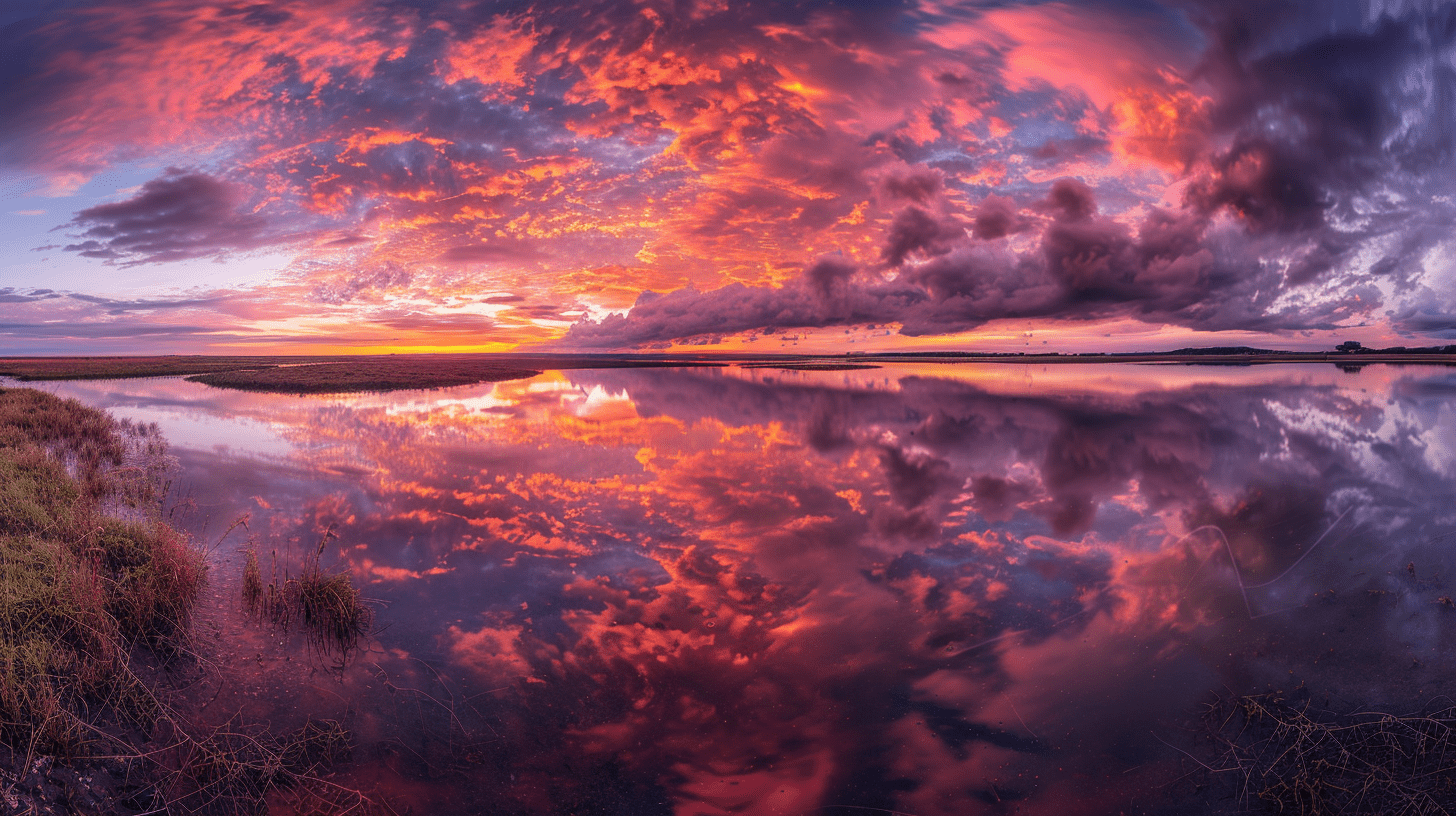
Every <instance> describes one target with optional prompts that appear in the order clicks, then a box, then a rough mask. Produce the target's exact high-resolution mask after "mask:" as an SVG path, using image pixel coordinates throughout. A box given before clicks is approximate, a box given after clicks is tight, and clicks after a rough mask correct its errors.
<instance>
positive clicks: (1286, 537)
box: [50, 365, 1456, 816]
mask: <svg viewBox="0 0 1456 816" xmlns="http://www.w3.org/2000/svg"><path fill="white" fill-rule="evenodd" d="M1044 369H1045V370H1044ZM1065 370H1067V367H1057V366H1049V367H1042V366H1026V367H1013V366H996V367H991V366H987V367H972V366H956V367H952V366H944V365H939V366H926V365H917V366H906V367H904V368H898V367H894V366H887V367H884V368H880V369H873V370H861V371H820V372H810V371H770V370H766V369H740V368H727V369H615V370H611V369H609V370H576V371H559V372H546V373H544V374H542V375H540V376H538V377H536V378H533V379H529V380H517V381H508V382H502V383H495V384H486V385H479V386H470V387H465V388H456V389H446V390H441V391H434V392H400V393H397V394H385V395H360V396H357V397H338V398H333V397H330V398H296V397H283V396H274V395H257V394H244V393H237V392H227V391H221V390H217V389H210V388H206V387H204V386H201V385H198V384H195V383H188V382H185V381H181V380H160V379H159V380H146V381H113V382H109V383H89V384H88V383H65V384H55V385H52V386H50V387H51V388H53V389H54V390H56V391H57V392H59V393H62V394H67V395H76V396H78V397H80V398H82V399H84V400H85V401H87V402H89V403H92V404H97V405H104V406H107V407H109V408H110V409H111V410H113V411H115V412H116V413H118V414H120V415H124V416H138V417H145V418H147V419H149V420H156V421H158V422H160V423H161V424H162V425H163V429H164V432H165V433H167V434H168V435H169V436H171V437H172V438H173V440H174V452H175V453H176V454H177V455H178V456H179V457H180V458H181V460H182V463H183V470H182V472H183V473H184V474H186V478H188V479H189V480H191V485H190V487H189V489H190V490H191V491H192V494H193V495H194V496H197V497H199V510H198V518H197V519H196V520H195V521H194V525H195V526H200V525H201V524H202V523H203V522H204V521H205V522H207V524H209V525H210V529H212V530H214V531H216V530H217V529H218V524H219V523H222V524H224V525H225V524H226V522H227V521H228V520H229V519H230V516H232V515H233V514H237V513H242V512H250V513H251V514H252V518H251V522H250V524H251V532H252V533H253V534H254V535H255V536H257V540H258V541H260V542H262V543H263V546H264V547H277V548H281V549H286V548H287V547H289V546H295V547H296V546H299V543H300V542H301V544H302V546H307V545H308V544H309V543H310V542H312V541H314V540H316V537H317V534H318V531H319V530H322V529H324V528H326V527H327V526H328V525H330V524H337V525H338V526H337V528H336V529H337V532H338V534H339V536H340V539H339V542H338V544H337V545H336V546H335V548H332V549H330V550H329V556H328V557H330V558H336V559H338V560H339V561H340V562H341V563H343V564H345V565H347V566H348V567H349V568H350V570H351V572H352V574H353V575H354V576H355V578H356V580H357V581H360V582H362V584H363V586H364V588H365V593H366V594H367V595H369V596H371V597H374V598H377V599H379V600H380V601H381V602H382V605H381V607H380V612H379V615H380V621H381V623H383V624H385V625H384V627H383V628H382V629H381V631H380V632H379V633H378V635H377V644H376V645H375V646H374V647H372V649H371V651H370V653H369V654H367V655H366V656H364V657H363V658H361V659H360V660H359V661H358V662H357V663H355V664H354V665H353V666H352V667H351V668H350V669H349V670H347V671H346V672H344V673H343V675H342V676H339V677H337V678H334V677H329V676H326V675H325V674H318V675H317V676H312V675H310V676H307V677H304V678H303V679H301V680H300V684H299V685H300V687H301V688H302V689H303V691H302V692H300V696H297V697H292V698H278V699H276V700H273V701H272V702H260V701H258V700H251V701H247V704H248V705H250V706H252V707H253V710H255V711H264V712H267V713H268V714H269V715H270V716H275V717H287V716H289V715H290V713H291V715H292V716H298V715H299V714H300V713H301V712H303V711H310V712H312V713H315V714H316V713H317V712H318V711H320V710H322V711H334V710H336V709H339V708H340V707H341V706H344V705H346V703H345V702H344V701H345V700H347V707H348V708H349V709H350V710H351V711H354V712H355V713H354V714H352V715H351V716H353V717H354V718H355V722H354V726H353V728H354V729H355V731H356V734H357V735H358V737H357V738H358V739H359V741H360V747H359V750H358V751H357V752H356V757H355V759H356V761H355V764H354V765H352V766H350V767H349V768H347V769H346V771H345V775H346V776H347V777H348V778H349V779H351V780H354V781H356V782H359V783H361V784H362V783H363V782H365V781H366V780H373V779H375V778H376V777H377V778H378V779H379V780H381V781H380V782H379V785H380V786H381V788H382V789H383V790H384V791H385V792H387V793H389V794H391V795H393V796H397V797H400V800H401V801H404V802H408V803H410V804H411V805H413V806H414V807H416V810H417V811H418V812H433V813H467V812H472V810H471V808H472V807H474V806H475V805H474V804H472V803H478V802H479V801H481V800H482V798H483V797H484V798H488V799H489V800H490V801H492V802H494V803H497V804H498V810H499V811H500V812H508V813H515V812H520V813H527V812H530V813H571V812H576V813H628V812H630V813H663V814H668V813H671V814H681V816H700V815H704V814H725V815H726V814H734V813H736V814H743V813H748V814H788V813H794V814H797V813H806V812H810V811H815V810H820V809H823V810H830V811H832V810H833V809H834V808H835V807H848V808H882V809H886V810H893V811H896V812H903V813H914V814H917V816H929V815H930V814H946V815H947V816H949V814H968V813H971V814H973V813H998V812H1004V811H1005V809H1006V808H1007V807H1009V806H1014V807H1015V808H1019V812H1023V813H1033V814H1067V813H1087V814H1095V813H1105V812H1108V810H1109V809H1110V808H1118V807H1124V806H1127V804H1128V803H1129V802H1131V803H1133V805H1135V806H1136V807H1138V808H1142V809H1145V810H1148V809H1155V808H1158V807H1172V808H1183V809H1182V810H1180V811H1179V812H1190V813H1191V812H1202V811H1200V810H1199V808H1207V809H1208V810H1207V812H1219V811H1218V807H1219V806H1220V805H1219V802H1218V801H1217V800H1206V799H1205V794H1203V793H1199V792H1198V791H1197V790H1196V789H1195V781H1196V779H1195V777H1194V776H1190V774H1191V773H1193V772H1196V771H1197V766H1196V765H1194V764H1193V762H1192V761H1191V760H1190V759H1189V757H1188V756H1187V755H1185V754H1181V753H1179V751H1180V750H1185V749H1186V750H1189V751H1197V750H1200V749H1199V748H1198V746H1197V745H1196V744H1195V742H1194V741H1192V740H1190V739H1189V737H1188V733H1189V732H1188V731H1187V727H1188V725H1189V723H1190V722H1192V720H1193V718H1194V717H1196V711H1197V709H1198V706H1199V705H1200V703H1203V702H1206V701H1207V700H1208V699H1210V697H1211V695H1213V694H1214V693H1216V692H1220V691H1222V690H1224V689H1228V690H1234V691H1237V692H1240V693H1246V692H1253V691H1259V690H1263V689H1264V688H1267V687H1271V686H1275V685H1276V684H1277V687H1279V688H1294V687H1295V686H1296V685H1299V684H1301V683H1306V682H1307V683H1308V684H1309V686H1310V687H1316V688H1319V689H1321V690H1322V693H1325V694H1330V695H1337V696H1338V695H1342V694H1351V695H1354V694H1358V695H1359V697H1358V699H1361V700H1366V701H1369V702H1371V704H1376V703H1379V702H1381V701H1389V702H1391V703H1399V702H1401V701H1411V700H1416V701H1420V700H1423V699H1424V698H1426V697H1429V696H1430V695H1432V694H1436V693H1440V692H1439V689H1440V688H1443V686H1442V685H1441V683H1442V680H1441V678H1442V677H1444V676H1449V672H1450V671H1451V669H1452V668H1456V667H1453V666H1452V665H1451V660H1450V658H1449V657H1448V655H1449V654H1452V651H1451V649H1450V648H1449V643H1448V641H1449V635H1448V634H1447V628H1448V627H1445V626H1444V625H1443V624H1442V623H1441V621H1442V620H1443V618H1441V617H1440V616H1441V615H1442V614H1444V610H1443V607H1441V606H1440V604H1438V603H1437V602H1436V601H1437V596H1438V595H1440V594H1441V593H1446V592H1449V591H1450V590H1449V589H1448V588H1446V586H1445V584H1444V583H1442V581H1443V580H1444V579H1442V578H1440V577H1439V576H1441V575H1444V574H1447V573H1448V572H1450V569H1451V568H1452V567H1453V566H1456V564H1453V563H1452V562H1451V558H1450V556H1449V554H1448V553H1447V552H1446V551H1445V550H1444V549H1442V548H1441V546H1440V545H1439V541H1440V538H1441V536H1446V535H1449V533H1450V531H1451V530H1452V529H1456V517H1453V516H1452V515H1451V511H1450V508H1451V507H1453V506H1456V504H1453V502H1452V499H1453V496H1452V495H1451V487H1450V485H1451V484H1452V482H1451V476H1452V475H1453V474H1456V451H1453V448H1452V446H1451V444H1450V443H1449V440H1450V439H1452V438H1456V424H1453V423H1456V412H1453V410H1452V408H1451V404H1450V396H1451V394H1452V393H1453V384H1452V380H1451V377H1450V376H1449V375H1448V374H1447V373H1446V372H1447V369H1442V368H1436V367H1429V368H1421V367H1405V368H1397V367H1386V366H1370V367H1366V368H1363V369H1361V370H1358V371H1354V372H1346V371H1342V370H1340V369H1338V368H1336V367H1334V366H1325V367H1316V366H1308V367H1284V368H1281V370H1280V373H1279V374H1278V375H1277V376H1276V375H1274V374H1271V373H1270V372H1271V371H1272V369H1271V368H1268V367H1252V368H1221V367H1169V366H1102V367H1096V368H1095V370H1089V371H1087V372H1086V374H1085V375H1084V376H1080V377H1077V378H1065V379H1064V378H1063V377H1062V375H1061V374H1060V373H1059V372H1062V371H1065ZM1038 378H1045V379H1038ZM1028 381H1035V382H1036V384H1035V386H1034V387H1028V386H1026V385H1025V383H1027V382H1028ZM193 427H210V428H211V434H212V437H213V438H216V439H225V438H227V437H228V435H229V433H230V432H231V431H230V429H234V428H246V429H251V430H250V431H249V433H251V434H253V436H252V437H249V438H251V439H253V440H254V441H253V442H250V443H247V444H240V445H238V446H237V447H218V446H214V445H211V444H206V445H204V444H199V443H198V442H196V441H193V440H196V439H197V438H198V437H197V436H196V435H195V434H194V435H189V434H188V433H186V429H188V428H193ZM264 429H266V430H264ZM261 433H267V434H271V436H272V439H273V440H274V441H273V442H272V443H266V444H265V443H264V442H262V441H260V440H259V437H258V435H259V434H261ZM203 497H205V502H204V501H202V498H203ZM290 541H291V542H295V544H289V542H290ZM239 546H240V543H239V542H237V541H233V540H229V542H228V543H227V544H225V545H223V546H222V549H221V550H220V551H219V557H220V564H221V567H220V572H221V573H222V574H221V575H220V576H218V580H219V581H220V583H221V586H222V587H223V590H222V596H221V599H220V601H219V611H218V612H217V615H219V616H220V617H219V620H220V621H221V622H220V623H219V624H218V625H219V626H238V625H239V624H238V623H236V622H234V623H232V624H228V623H227V622H226V621H227V620H228V616H229V615H232V616H236V612H235V611H233V612H231V613H229V612H228V611H227V610H228V609H234V610H235V604H236V601H235V600H233V599H231V598H230V597H226V596H227V593H228V592H229V591H232V590H230V589H228V587H230V586H233V583H232V582H235V581H236V575H235V574H233V573H232V571H234V570H236V569H237V568H238V567H237V564H238V560H237V556H236V555H235V554H234V553H235V552H236V549H237V548H238V547H239ZM1407 562H1410V563H1412V564H1414V565H1416V567H1415V569H1416V570H1417V572H1416V573H1415V574H1412V575H1407V574H1406V571H1405V570H1404V569H1403V567H1404V565H1405V564H1406V563H1407ZM1235 563H1236V564H1237V571H1236V570H1235V567H1234V564H1235ZM1417 576H1419V577H1417ZM1432 576H1434V577H1432ZM1347 630H1348V631H1347ZM242 631H243V634H242V635H241V637H243V639H244V643H243V645H241V646H236V647H234V646H230V645H220V646H219V647H218V648H219V649H236V650H238V651H239V652H241V653H244V654H245V656H246V657H248V658H250V659H249V660H248V661H244V662H245V663H246V664H247V667H246V669H245V670H244V669H240V670H239V672H240V674H239V676H238V678H237V679H236V680H235V682H236V683H237V684H239V685H241V686H243V687H246V686H247V684H249V683H260V682H261V683H264V684H272V683H276V682H278V680H277V678H281V677H286V676H290V674H289V673H290V672H292V673H295V674H296V673H299V672H303V671H305V670H306V669H305V668H304V667H302V666H299V665H298V663H299V661H296V660H291V659H285V658H286V657H288V655H289V653H288V652H287V651H286V650H285V649H284V647H283V646H282V645H280V644H278V643H273V644H272V645H270V644H269V643H267V642H259V643H258V644H257V645H256V646H254V645H251V644H252V643H253V641H250V640H248V638H250V637H251V638H255V639H256V638H258V637H259V636H258V635H256V634H254V635H248V634H247V633H248V632H249V631H251V630H249V629H247V628H246V627H244V628H243V630H242ZM264 640H267V639H266V638H264ZM254 651H256V652H257V654H258V657H257V660H256V661H253V660H252V659H251V658H252V657H253V652H254ZM1413 658H1414V659H1415V664H1414V665H1413V663H1412V660H1413ZM1397 665H1398V666H1401V667H1403V668H1402V670H1401V671H1400V672H1395V671H1394V670H1393V669H1390V668H1389V667H1393V666H1397ZM1404 667H1411V668H1409V669H1405V668H1404ZM401 689H413V690H424V691H428V692H429V694H430V695H431V697H430V700H433V702H430V701H428V700H425V699H424V698H423V697H420V696H418V695H415V696H411V695H410V694H407V693H404V692H402V691H400V690H401ZM268 705H272V706H273V708H271V709H269V708H267V706H268ZM1170 746H1178V748H1177V750H1175V749H1174V748H1173V747H1170ZM441 774H448V778H449V779H450V780H451V781H450V783H449V784H448V785H440V784H433V785H432V784H427V780H430V779H432V778H439V775H441ZM1230 795H1231V794H1230ZM1225 804H1227V803H1225Z"/></svg>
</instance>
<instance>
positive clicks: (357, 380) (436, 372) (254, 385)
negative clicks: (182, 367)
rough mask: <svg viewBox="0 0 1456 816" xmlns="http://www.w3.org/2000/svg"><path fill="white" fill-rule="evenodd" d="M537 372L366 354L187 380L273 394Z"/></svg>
mask: <svg viewBox="0 0 1456 816" xmlns="http://www.w3.org/2000/svg"><path fill="white" fill-rule="evenodd" d="M540 373H541V372H540V371H536V370H533V369H527V368H508V367H505V366H502V365H499V364H497V363H489V362H485V361H478V360H468V359H458V358H456V359H450V358H446V359H439V360H436V359H429V358H419V357H397V358H396V357H371V358H363V359H358V360H352V361H350V362H346V363H318V364H311V365H297V366H284V367H275V368H259V369H250V370H238V371H219V372H216V373H211V374H200V375H198V376H195V377H188V378H187V379H189V380H191V381H193V382H200V383H206V384H207V385H212V386H217V387H219V388H236V389H239V390H243V391H269V392H273V393H279V394H339V393H349V392H358V391H398V390H402V389H407V388H444V387H447V386H452V385H470V384H472V383H480V382H499V381H501V380H518V379H522V378H525V377H534V376H536V375H537V374H540Z"/></svg>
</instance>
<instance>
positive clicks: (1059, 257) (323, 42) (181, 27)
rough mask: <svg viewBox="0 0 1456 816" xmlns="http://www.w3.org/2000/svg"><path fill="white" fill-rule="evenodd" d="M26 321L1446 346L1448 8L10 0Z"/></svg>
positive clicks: (366, 330) (146, 332)
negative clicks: (1346, 342)
mask: <svg viewBox="0 0 1456 816" xmlns="http://www.w3.org/2000/svg"><path fill="white" fill-rule="evenodd" d="M0 25H3V26H4V31H3V37H4V40H5V42H7V43H9V44H10V45H9V46H7V48H6V49H5V50H4V52H3V54H0V214H3V217H0V349H3V350H4V351H7V352H9V353H34V354H91V353H213V354H219V353H227V354H249V353H251V354H264V353H347V352H368V351H377V352H384V351H388V352H405V351H511V350H531V351H546V350H554V351H633V350H635V351H684V350H695V351H711V350H724V351H735V352H742V351H760V352H783V351H794V352H807V351H813V352H842V351H877V350H918V349H931V348H934V349H966V350H987V351H1028V350H1037V351H1047V350H1059V351H1093V350H1104V349H1108V350H1158V349H1173V348H1178V347H1182V346H1188V345H1204V346H1207V345H1242V344H1249V345H1262V346H1266V347H1278V348H1295V349H1305V348H1311V349H1313V348H1328V347H1330V346H1332V345H1333V344H1335V343H1338V342H1340V341H1343V340H1347V339H1354V340H1359V341H1362V342H1364V343H1365V344H1366V345H1382V346H1384V345H1410V346H1415V345H1444V344H1446V343H1450V342H1453V341H1456V275H1453V272H1452V267H1453V262H1456V241H1453V238H1452V229H1451V226H1452V222H1453V215H1456V202H1453V195H1456V177H1453V172H1452V169H1451V168H1452V166H1453V158H1456V157H1453V149H1456V133H1453V129H1456V6H1453V5H1451V4H1447V3H1441V2H1421V1H1420V0H1411V1H1410V2H1406V1H1404V0H1391V2H1343V1H1342V0H1333V1H1326V2H1287V3H1280V2H1267V1H1263V0H1261V2H1257V3H1256V2H1245V1H1244V0H1231V1H1230V0H1217V1H1215V0H1174V1H1172V2H1157V1H1156V0H1121V1H1120V2H1078V3H1057V2H1011V1H1010V0H998V1H993V0H980V2H945V1H944V0H896V1H893V2H867V1H859V2H855V1H854V0H840V1H839V2H798V3H794V2H754V1H752V0H735V2H732V3H729V2H726V1H725V0H701V1H696V0H679V2H656V1H647V2H627V1H625V0H601V1H600V2H587V1H586V0H575V1H574V2H556V3H545V4H533V3H517V2H494V3H492V2H478V3H477V2H458V3H457V2H425V0H308V2H301V1H300V2H288V1H286V0H285V1H283V2H273V3H247V2H236V3H220V2H198V1H197V0H128V2H125V3H121V2H115V3H107V2H78V1H73V0H56V1H55V2H43V3H36V2H27V3H20V2H18V0H4V2H3V5H0Z"/></svg>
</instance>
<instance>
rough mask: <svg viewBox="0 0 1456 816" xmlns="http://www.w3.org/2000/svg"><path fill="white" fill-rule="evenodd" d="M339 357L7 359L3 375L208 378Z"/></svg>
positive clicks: (0, 365) (2, 366)
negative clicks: (185, 376)
mask: <svg viewBox="0 0 1456 816" xmlns="http://www.w3.org/2000/svg"><path fill="white" fill-rule="evenodd" d="M337 359H339V358H337V357H298V358H289V357H282V358H280V357H206V356H202V355H192V356H159V357H6V358H0V374H5V375H9V376H11V377H14V378H15V379H17V380H111V379H122V378H127V377H166V376H175V375H179V374H206V373H209V372H213V371H232V370H235V369H240V368H267V367H272V366H276V365H278V364H279V363H300V362H315V361H324V360H337Z"/></svg>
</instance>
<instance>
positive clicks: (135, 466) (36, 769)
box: [0, 389, 374, 813]
mask: <svg viewBox="0 0 1456 816" xmlns="http://www.w3.org/2000/svg"><path fill="white" fill-rule="evenodd" d="M168 465H169V460H168V459H167V457H166V449H165V445H164V443H163V442H162V440H161V437H160V434H159V433H158V431H157V430H156V428H155V427H154V426H141V425H135V424H129V423H126V422H119V421H117V420H115V419H113V418H111V417H110V416H108V415H107V414H104V413H102V412H100V411H96V410H93V409H90V408H87V407H85V406H83V405H81V404H80V403H78V402H75V401H74V400H62V399H59V398H57V397H54V396H51V395H49V394H44V393H42V392H38V391H33V390H29V389H0V803H3V807H0V810H4V812H14V813H27V812H31V813H40V812H71V813H138V812H151V813H161V812H172V813H261V812H266V809H267V798H268V797H269V796H270V794H272V793H274V792H279V791H290V792H291V795H292V796H293V798H294V801H295V802H296V803H298V804H300V805H301V806H303V807H304V808H305V809H307V810H309V811H311V812H343V811H345V810H348V811H354V812H360V811H364V810H369V809H372V808H374V806H373V805H372V803H370V802H369V801H368V800H367V799H365V798H364V797H363V796H362V795H360V794H359V793H357V792H355V791H350V790H346V789H343V788H339V787H337V786H335V785H332V784H331V783H328V782H327V781H326V780H323V779H322V778H320V776H319V774H318V773H317V771H318V770H320V769H321V768H322V767H323V766H324V765H326V764H327V763H328V762H330V761H333V760H335V759H337V758H340V757H341V756H343V755H344V754H345V753H347V749H348V738H347V734H345V733H344V731H343V729H342V727H341V726H339V725H338V724H337V723H333V722H327V721H324V722H310V723H309V724H308V725H307V726H305V728H303V729H301V730H299V731H297V732H295V733H293V734H289V735H286V736H283V737H275V736H273V735H271V733H270V732H269V731H268V730H267V729H266V728H263V727H249V726H246V725H244V724H241V723H239V722H238V721H237V720H236V719H234V720H232V721H229V722H227V723H225V724H223V725H222V726H219V727H216V728H210V729H209V728H203V727H201V726H197V725H195V724H193V723H191V722H189V720H188V719H187V718H186V717H185V716H183V715H181V714H180V713H179V712H177V711H176V710H174V708H173V707H172V706H171V704H170V701H169V700H168V699H167V698H166V696H165V695H163V694H161V693H159V691H158V683H157V680H158V678H159V677H161V676H162V674H161V673H164V672H167V671H169V670H171V669H175V668H178V667H180V666H185V665H195V661H194V660H192V656H193V650H192V649H191V642H190V627H189V625H188V624H189V619H190V617H191V615H192V612H193V609H194V607H195V606H196V604H197V600H198V597H199V594H200V592H201V590H202V588H203V586H204V582H205V578H206V564H205V559H204V556H203V553H202V552H201V551H200V549H198V548H197V547H195V546H194V545H193V544H192V543H191V542H190V541H189V539H188V538H187V537H186V536H184V535H183V534H182V533H180V532H178V531H177V530H175V529H174V528H172V527H171V526H170V525H169V524H168V523H167V522H166V521H165V520H164V514H163V513H162V512H161V508H162V501H161V499H162V497H163V495H164V494H165V491H166V482H165V479H164V476H165V473H166V471H167V470H168ZM324 584H325V585H326V586H327V585H328V582H327V581H324ZM349 588H350V589H352V587H349ZM329 591H334V590H325V593H327V592H329ZM307 603H308V604H313V603H318V601H315V600H309V601H307ZM347 624H348V622H347V621H343V622H335V623H333V624H332V625H333V626H335V627H338V626H341V625H347ZM355 628H356V629H357V628H358V627H357V624H356V625H355ZM364 631H366V632H367V622H366V623H365V624H364ZM83 770H84V773H83V772H82V771H83Z"/></svg>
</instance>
